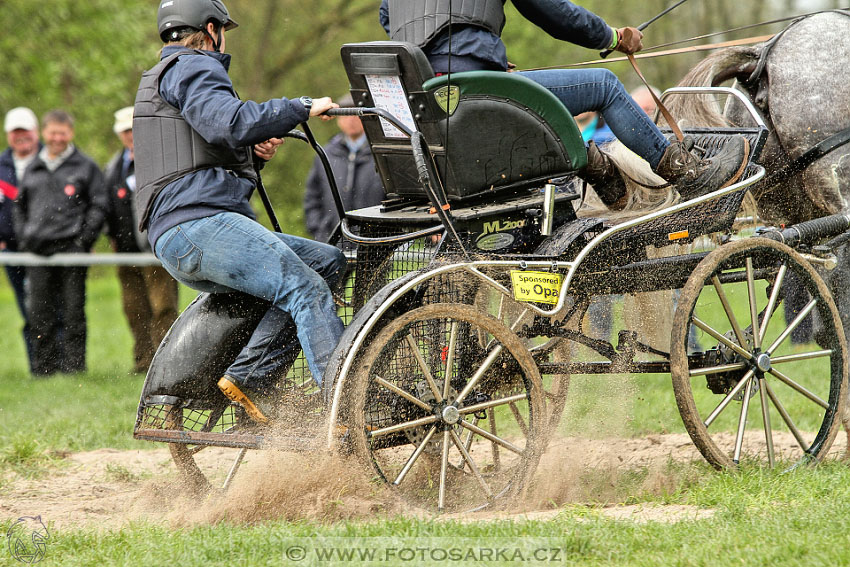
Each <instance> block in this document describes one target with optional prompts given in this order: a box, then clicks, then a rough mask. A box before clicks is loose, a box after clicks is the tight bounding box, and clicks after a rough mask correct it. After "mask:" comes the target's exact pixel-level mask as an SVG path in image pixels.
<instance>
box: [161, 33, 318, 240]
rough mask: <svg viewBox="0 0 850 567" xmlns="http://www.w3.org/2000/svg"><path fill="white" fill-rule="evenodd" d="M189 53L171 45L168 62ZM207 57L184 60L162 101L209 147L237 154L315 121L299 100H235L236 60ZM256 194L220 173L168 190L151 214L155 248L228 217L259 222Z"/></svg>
mask: <svg viewBox="0 0 850 567" xmlns="http://www.w3.org/2000/svg"><path fill="white" fill-rule="evenodd" d="M185 49H186V48H185V47H183V46H181V45H168V46H166V47H164V48H163V50H162V58H163V59H165V58H166V57H168V56H170V55H172V54H174V53H175V52H177V51H179V50H185ZM207 55H209V57H207V56H205V55H191V56H186V57H181V58H180V59H179V61H177V63H175V64H174V65H173V66H172V67H171V68H170V69H169V70H168V71H167V72H166V73H165V75H164V76H163V77H162V80H161V81H160V86H159V94H160V96H162V98H163V99H165V101H166V102H168V103H169V104H171V105H172V106H174V107H176V108H177V109H178V110H180V114H181V115H182V116H183V118H184V119H185V120H186V122H187V123H188V124H189V126H191V127H192V128H193V129H194V130H195V131H196V132H198V133H199V134H200V135H201V136H202V137H203V138H204V139H205V140H206V141H207V142H209V143H211V144H221V145H224V146H227V147H231V148H238V147H244V146H252V145H254V144H258V143H260V142H264V141H266V140H268V139H269V138H275V137H281V136H283V135H284V134H286V133H287V132H289V131H290V130H292V129H293V128H294V127H295V126H297V125H298V124H299V123H301V122H304V121H306V120H307V119H308V118H309V114H308V112H307V109H306V108H305V107H304V105H303V104H301V103H300V102H299V101H297V100H295V101H293V100H287V99H285V98H275V99H271V100H269V101H266V102H263V103H257V102H253V101H250V100H247V101H242V100H239V99H238V98H237V97H235V96H234V95H233V83H231V81H230V77H229V76H228V74H227V71H228V69H229V68H230V55H229V54H225V53H217V52H207ZM253 191H254V183H253V182H252V181H250V180H248V179H245V178H242V177H236V176H235V175H233V174H232V173H230V172H229V171H227V170H225V169H223V168H220V167H214V168H209V169H203V170H201V171H196V172H193V173H190V174H188V175H186V176H184V177H181V178H180V179H178V180H177V181H174V182H173V183H170V184H168V185H166V186H165V188H163V190H162V192H161V193H160V194H159V196H158V197H157V198H156V200H155V201H154V204H153V208H152V210H151V219H150V225H149V227H148V240H149V241H150V243H151V246H154V245H155V244H156V240H157V238H159V237H160V235H162V233H163V232H165V231H166V230H168V229H169V228H171V227H173V226H176V225H178V224H180V223H182V222H186V221H189V220H194V219H199V218H203V217H208V216H211V215H214V214H217V213H220V212H223V211H231V212H235V213H239V214H242V215H245V216H247V217H249V218H252V219H254V218H256V215H255V214H254V211H253V210H252V209H251V206H250V203H249V201H250V198H251V194H252V193H253Z"/></svg>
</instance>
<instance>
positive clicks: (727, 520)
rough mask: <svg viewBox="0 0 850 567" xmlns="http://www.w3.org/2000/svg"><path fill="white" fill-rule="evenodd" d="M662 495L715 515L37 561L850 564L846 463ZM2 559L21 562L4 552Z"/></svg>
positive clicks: (444, 526) (116, 533) (241, 531)
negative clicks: (447, 551)
mask: <svg viewBox="0 0 850 567" xmlns="http://www.w3.org/2000/svg"><path fill="white" fill-rule="evenodd" d="M664 501H665V502H667V503H680V504H690V505H694V506H699V507H705V508H710V509H712V510H713V511H714V514H713V516H711V517H709V518H707V519H701V520H685V521H680V522H677V523H663V522H648V523H635V522H631V521H622V520H613V519H610V518H607V517H606V516H605V515H604V514H603V510H602V509H600V508H594V507H588V506H570V507H566V508H564V509H563V510H562V511H561V512H560V514H559V515H558V516H557V517H556V518H555V519H553V520H550V521H528V522H511V521H500V522H491V523H457V522H442V521H434V520H417V519H410V518H384V519H375V520H373V521H370V522H342V523H337V524H333V525H323V524H318V523H311V522H297V523H290V522H274V521H273V522H267V523H261V524H257V525H229V524H220V525H213V526H207V525H204V526H194V527H185V528H169V527H163V526H154V525H149V524H141V523H137V524H130V525H128V526H125V527H122V528H120V529H118V528H116V529H115V530H107V531H101V530H52V531H51V541H50V543H49V547H48V553H47V557H46V559H45V560H44V561H43V562H42V563H41V564H42V565H63V566H76V565H145V566H150V567H152V566H158V565H163V566H165V565H209V566H213V565H227V566H232V565H251V566H261V565H295V564H307V565H315V564H320V563H313V562H308V561H304V562H303V563H295V562H291V563H290V562H287V561H285V553H286V550H287V549H288V548H290V547H291V546H293V545H300V546H302V547H304V548H306V549H307V550H313V549H315V548H322V547H324V548H333V547H335V548H341V547H347V546H351V547H355V546H357V547H361V548H377V549H378V550H383V549H386V548H387V547H394V548H400V547H410V548H415V547H420V548H421V547H425V546H428V547H432V548H441V547H442V548H446V547H449V546H459V547H475V548H478V547H490V548H502V549H505V548H507V549H511V548H513V547H517V548H520V549H525V550H528V549H529V547H531V548H532V549H534V548H535V547H536V546H537V545H539V546H541V547H545V548H546V549H547V550H550V552H552V553H554V552H555V551H557V553H558V555H557V557H560V558H561V559H560V560H559V561H554V560H553V561H547V562H528V563H527V564H531V565H551V564H556V565H558V564H568V565H630V566H632V565H633V566H647V567H649V566H653V567H654V566H657V565H665V566H666V565H671V566H713V565H771V566H773V565H787V566H801V567H802V566H812V565H814V566H820V565H824V566H826V565H846V564H847V563H848V561H850V551H848V550H847V547H846V545H845V544H844V542H846V539H847V533H846V530H847V526H846V522H845V521H843V520H842V518H846V517H848V514H850V470H848V469H847V468H846V467H844V466H840V465H827V466H822V467H820V468H817V469H802V470H799V471H796V472H794V473H791V474H785V475H780V474H776V473H771V472H763V471H744V472H743V473H742V474H738V475H721V474H706V475H705V476H704V477H703V478H702V481H701V482H700V483H699V484H698V485H693V486H689V487H688V489H687V490H685V491H678V492H674V493H672V494H670V495H668V496H667V497H665V498H664ZM0 528H5V526H0ZM3 531H4V532H5V529H3ZM0 556H2V555H1V554H0ZM549 557H556V556H555V555H551V556H549ZM2 561H3V559H0V565H2V564H4V563H2ZM6 564H9V565H12V564H14V563H13V562H11V561H9V560H7V562H6ZM326 564H327V563H326ZM350 564H351V565H361V564H364V565H366V564H368V565H377V564H378V563H377V562H375V563H363V562H357V561H354V562H351V563H350ZM397 564H403V563H401V562H399V563H397ZM408 564H428V563H408ZM434 564H437V563H434ZM446 564H451V563H446ZM455 564H464V563H455ZM465 564H473V563H465ZM485 564H488V565H509V564H516V563H515V562H514V563H511V562H507V561H505V562H492V563H485Z"/></svg>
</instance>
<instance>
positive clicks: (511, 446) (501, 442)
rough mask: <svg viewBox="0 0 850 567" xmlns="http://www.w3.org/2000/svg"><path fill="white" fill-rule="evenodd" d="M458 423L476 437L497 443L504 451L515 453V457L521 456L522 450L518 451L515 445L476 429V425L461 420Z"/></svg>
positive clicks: (478, 428)
mask: <svg viewBox="0 0 850 567" xmlns="http://www.w3.org/2000/svg"><path fill="white" fill-rule="evenodd" d="M458 423H459V424H460V425H461V426H462V427H465V428H467V429H469V430H470V431H473V432H474V433H477V434H478V435H480V436H481V437H484V438H485V439H487V440H489V441H493V442H494V443H498V444H499V445H501V446H502V447H504V448H505V449H507V450H508V451H513V452H514V453H516V454H517V455H522V454H523V450H522V449H520V448H519V447H517V446H516V445H514V444H513V443H511V442H509V441H505V440H504V439H502V438H501V437H496V436H495V435H493V434H492V433H490V432H489V431H485V430H484V429H481V428H480V427H478V426H477V425H472V424H471V423H469V422H467V421H462V420H461V421H459V422H458Z"/></svg>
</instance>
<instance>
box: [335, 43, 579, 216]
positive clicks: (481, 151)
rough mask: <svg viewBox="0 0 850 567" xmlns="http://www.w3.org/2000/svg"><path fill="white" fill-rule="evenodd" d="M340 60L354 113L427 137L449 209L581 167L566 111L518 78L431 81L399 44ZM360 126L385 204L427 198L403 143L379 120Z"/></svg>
mask: <svg viewBox="0 0 850 567" xmlns="http://www.w3.org/2000/svg"><path fill="white" fill-rule="evenodd" d="M342 60H343V64H344V66H345V69H346V72H347V73H348V79H349V82H350V84H351V94H352V96H353V98H354V103H355V104H356V105H357V106H364V107H372V106H376V107H379V108H383V109H385V110H387V111H388V112H390V113H391V114H393V115H394V116H396V117H398V118H399V119H401V120H402V122H403V123H404V124H405V125H407V126H408V127H409V128H411V129H413V130H418V131H419V132H421V133H422V134H423V135H424V137H425V140H426V142H427V143H428V146H429V148H430V150H431V154H432V155H433V156H434V162H435V164H436V168H437V173H438V175H439V177H440V181H441V183H442V186H443V188H444V189H445V191H446V194H447V196H448V198H449V199H450V200H451V201H462V200H467V199H471V198H473V197H476V196H480V195H484V194H493V193H497V192H510V191H516V190H519V189H522V188H525V187H531V186H534V185H542V184H543V183H545V182H546V180H548V179H551V178H553V177H559V176H563V175H566V174H567V173H569V172H571V171H574V170H576V169H579V168H581V167H583V166H584V165H585V163H586V162H587V155H586V152H585V146H584V142H582V139H581V134H580V132H579V130H578V127H577V126H576V124H575V121H574V120H573V118H572V116H571V115H570V114H569V112H568V111H567V109H566V108H565V107H564V106H563V104H561V102H560V101H559V100H558V99H557V98H556V97H555V96H554V95H553V94H552V93H550V92H549V91H548V90H546V89H545V88H543V87H542V86H540V85H538V84H537V83H535V82H533V81H531V80H529V79H526V78H525V77H522V76H520V75H516V74H512V73H501V72H494V71H471V72H465V73H453V74H452V75H451V77H449V76H447V75H444V76H440V77H434V73H433V70H432V69H431V65H430V64H429V63H428V60H427V58H426V57H425V56H424V54H423V53H422V51H421V50H420V49H419V48H418V47H417V46H415V45H413V44H409V43H402V42H390V41H381V42H370V43H356V44H347V45H344V46H343V48H342ZM363 125H364V129H365V130H366V135H367V137H368V139H369V143H370V144H371V146H372V153H373V155H374V156H375V162H376V164H377V167H378V172H379V174H380V175H381V178H382V180H383V183H384V189H385V190H386V192H387V195H388V196H389V197H409V198H415V199H418V198H422V197H424V196H425V193H424V191H423V189H422V187H421V186H420V185H419V182H418V176H417V172H416V168H415V165H414V163H413V156H412V152H411V149H410V143H409V141H408V139H407V137H406V136H405V135H404V134H403V133H401V132H400V131H399V130H398V129H396V128H395V127H393V126H392V125H391V124H389V123H388V122H386V121H385V120H383V119H381V118H377V117H365V118H364V119H363Z"/></svg>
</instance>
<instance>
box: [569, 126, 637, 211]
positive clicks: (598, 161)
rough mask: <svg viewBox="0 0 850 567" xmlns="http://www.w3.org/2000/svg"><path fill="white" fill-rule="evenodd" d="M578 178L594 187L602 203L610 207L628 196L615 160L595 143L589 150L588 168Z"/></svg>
mask: <svg viewBox="0 0 850 567" xmlns="http://www.w3.org/2000/svg"><path fill="white" fill-rule="evenodd" d="M578 176H579V177H580V178H582V179H583V180H584V181H586V182H587V183H588V184H589V185H592V186H593V190H594V191H596V194H597V195H599V198H600V199H602V202H603V203H605V204H606V205H607V206H609V207H610V206H612V205H614V203H616V202H617V201H619V200H620V199H622V198H623V197H625V196H626V184H625V182H623V178H622V177H621V176H620V170H619V169H618V168H617V165H616V164H615V163H614V160H612V159H611V158H610V157H609V156H608V154H605V153H603V152H602V151H600V149H599V148H598V147H596V144H595V143H593V142H590V144H589V145H588V148H587V167H585V168H584V169H583V170H581V171H579V173H578Z"/></svg>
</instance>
